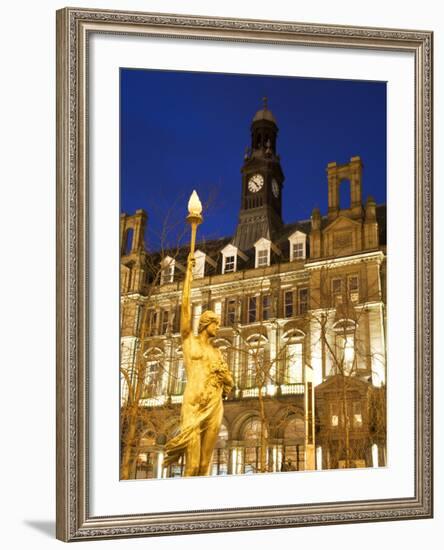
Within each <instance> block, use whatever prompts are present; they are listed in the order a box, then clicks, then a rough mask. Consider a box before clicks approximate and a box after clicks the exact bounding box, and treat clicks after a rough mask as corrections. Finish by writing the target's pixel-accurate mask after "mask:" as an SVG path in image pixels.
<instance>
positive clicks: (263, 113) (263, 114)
mask: <svg viewBox="0 0 444 550" xmlns="http://www.w3.org/2000/svg"><path fill="white" fill-rule="evenodd" d="M262 101H263V102H264V106H263V108H262V109H260V110H259V111H257V113H256V114H255V115H254V117H253V122H258V121H259V120H269V121H270V122H274V123H275V124H276V126H277V123H276V119H275V118H274V116H273V113H272V112H271V111H270V110H269V108H268V98H267V97H263V98H262Z"/></svg>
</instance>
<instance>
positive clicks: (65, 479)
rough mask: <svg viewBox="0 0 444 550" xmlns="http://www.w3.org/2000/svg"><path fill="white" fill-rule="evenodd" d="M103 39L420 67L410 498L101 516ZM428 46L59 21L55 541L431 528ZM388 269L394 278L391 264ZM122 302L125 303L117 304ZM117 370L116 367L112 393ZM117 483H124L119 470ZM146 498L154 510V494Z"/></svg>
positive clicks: (338, 32)
mask: <svg viewBox="0 0 444 550" xmlns="http://www.w3.org/2000/svg"><path fill="white" fill-rule="evenodd" d="M97 35H101V36H107V37H108V36H109V37H120V38H122V39H124V40H131V39H133V38H135V37H137V38H147V39H150V40H175V41H183V40H186V41H191V42H192V43H194V44H196V46H198V45H199V44H202V43H204V41H205V42H206V43H207V42H208V41H210V42H211V41H213V42H217V43H218V44H222V45H225V46H226V47H227V48H228V47H229V46H230V45H233V44H237V45H239V44H245V45H252V44H253V45H254V44H257V45H260V46H262V47H265V48H267V47H269V48H272V47H273V46H276V45H281V46H284V45H285V46H286V47H288V48H311V49H312V50H313V51H315V52H316V53H317V54H321V55H322V53H323V52H324V51H325V52H327V51H330V50H331V49H341V50H342V51H356V52H362V53H365V52H375V51H377V52H382V53H384V52H387V53H390V54H394V53H400V54H409V55H410V56H412V58H413V60H414V79H412V87H413V88H414V89H413V90H410V91H411V92H412V95H413V96H414V106H413V108H414V115H413V117H414V135H412V142H413V143H414V154H413V157H414V168H413V170H414V174H412V181H413V182H414V190H413V192H412V193H413V195H414V201H413V202H414V207H413V208H412V211H411V213H410V214H411V225H412V227H414V250H411V251H410V253H411V255H412V258H414V261H413V265H414V273H412V277H414V295H411V296H407V297H406V302H409V303H411V304H412V308H411V311H410V310H409V315H410V314H411V317H412V323H413V326H414V330H413V331H412V334H411V335H409V336H408V337H409V338H410V339H411V341H412V349H414V357H412V365H414V366H413V369H414V372H412V373H411V374H412V380H413V381H414V383H413V386H414V387H413V392H414V400H412V403H413V406H412V410H411V411H410V414H411V418H412V429H413V431H414V435H413V441H414V444H413V445H412V447H411V457H412V464H413V468H412V472H413V474H412V478H411V480H410V482H411V486H412V487H413V490H412V492H411V494H409V495H408V496H405V494H406V493H407V492H408V491H401V492H400V493H399V494H393V495H391V496H390V497H389V498H387V497H384V498H368V497H367V496H366V495H364V494H363V496H362V499H360V498H358V499H356V498H355V499H350V500H339V499H338V500H337V501H336V500H335V501H332V500H331V499H330V500H319V501H315V502H297V501H296V499H295V502H294V503H291V502H290V503H289V499H288V496H287V497H286V498H283V496H282V500H281V501H279V495H278V500H277V501H276V498H274V500H273V502H272V503H271V501H270V504H269V505H262V504H261V505H260V506H256V505H251V506H239V505H238V504H236V502H235V501H233V505H232V506H224V507H211V508H203V509H202V508H189V509H173V508H172V507H168V506H165V505H164V506H160V505H159V507H158V508H157V509H156V510H154V511H153V506H151V507H150V511H149V512H144V511H143V510H142V511H141V512H137V513H134V512H128V511H127V510H126V511H125V510H122V511H121V512H120V511H117V512H116V513H113V514H107V513H105V514H102V513H100V511H99V513H98V514H97V513H95V511H94V510H93V508H94V507H93V504H94V503H93V500H94V499H93V498H92V492H91V487H92V485H93V484H94V482H95V480H94V476H95V473H96V470H94V469H93V468H92V467H91V464H92V460H91V456H90V442H91V438H92V437H96V434H97V432H96V431H95V430H92V429H91V425H92V422H91V414H92V409H93V408H94V407H93V406H92V403H91V395H92V394H91V386H92V384H91V381H92V379H91V360H90V357H91V349H92V347H93V346H94V339H95V337H96V335H95V334H92V333H91V323H90V318H91V285H90V281H91V279H92V277H93V273H91V266H92V263H93V262H92V256H93V255H94V254H96V252H97V251H96V250H95V249H93V248H92V247H91V231H90V227H91V226H92V225H94V224H93V223H92V220H93V219H94V216H95V207H96V204H95V203H94V201H92V200H91V180H92V165H91V155H90V146H91V134H92V129H91V118H90V114H91V105H90V92H91V87H93V86H95V85H96V82H95V81H93V80H92V79H91V78H90V75H89V64H90V60H91V56H92V52H91V43H92V42H91V39H92V38H93V37H94V36H97ZM432 45H433V33H432V32H429V31H417V30H399V29H380V28H365V27H349V26H344V27H342V26H332V25H331V26H329V25H316V24H305V23H289V22H278V21H256V20H253V19H248V20H237V19H228V18H215V17H197V16H187V15H172V14H150V13H134V12H124V11H120V12H117V11H101V10H93V9H91V10H90V9H77V8H65V9H62V10H59V11H58V12H57V411H56V412H57V483H56V486H57V507H56V511H57V520H56V525H57V538H59V539H60V540H63V541H75V540H87V539H100V538H119V537H120V538H123V537H132V536H155V535H157V536H159V535H171V534H186V533H205V532H217V531H235V530H246V529H267V528H284V527H300V526H307V525H323V524H338V523H351V522H369V521H388V520H402V519H419V518H430V517H432V514H433V488H432V483H433V465H432V450H433V446H432V409H433V406H432V382H433V379H432V374H433V373H432V259H433V254H432V168H433V166H432V51H433V50H432ZM395 62H396V60H395ZM363 66H364V67H365V57H364V58H363ZM115 138H116V140H118V136H115ZM95 146H96V147H97V144H95ZM389 162H390V158H389ZM413 202H412V204H413ZM399 245H400V246H402V243H399ZM105 246H106V244H105ZM389 269H396V268H395V267H393V266H390V264H389ZM114 299H115V300H118V297H115V296H110V297H109V300H110V301H112V300H114ZM399 345H403V343H402V342H399ZM95 359H96V360H97V357H95ZM117 363H118V358H116V384H118V364H117ZM109 368H110V369H112V368H113V367H112V366H110V367H109ZM392 382H393V381H392ZM94 383H95V382H94ZM117 418H118V414H117ZM115 430H118V425H116V426H115ZM389 444H390V442H389ZM283 475H293V474H283ZM311 475H318V474H317V473H316V472H314V473H312V474H311ZM324 479H325V480H326V482H328V479H326V478H324ZM115 480H116V481H118V480H119V472H118V471H116V472H115ZM183 481H185V482H187V481H188V480H183ZM220 481H223V480H220ZM161 482H162V483H170V484H171V483H176V481H171V482H170V481H168V480H161ZM205 482H206V479H201V480H200V483H201V484H202V483H205ZM121 483H130V482H128V481H126V482H121ZM170 486H171V485H170ZM201 486H202V485H201ZM182 487H183V485H182ZM188 487H189V486H188ZM146 492H147V498H148V499H149V494H150V488H149V486H148V484H147V485H146ZM400 494H401V496H399V495H400ZM290 500H291V499H290ZM279 502H281V504H280V503H279Z"/></svg>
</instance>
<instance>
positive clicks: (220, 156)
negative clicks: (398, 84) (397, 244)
mask: <svg viewBox="0 0 444 550" xmlns="http://www.w3.org/2000/svg"><path fill="white" fill-rule="evenodd" d="M120 77H121V80H120V81H121V105H120V107H121V210H122V212H127V213H134V211H135V210H137V209H138V208H143V209H145V210H146V211H147V213H148V216H149V218H148V231H147V236H146V237H147V241H148V243H147V244H148V246H149V247H150V248H156V247H157V246H158V234H159V232H160V231H161V229H162V226H163V225H164V224H163V219H164V216H165V213H166V212H170V213H172V220H173V222H172V225H174V228H170V229H169V232H170V234H171V240H172V241H174V240H175V235H176V233H177V232H178V231H181V230H182V229H183V224H182V220H183V219H184V218H185V216H186V213H187V212H186V206H187V201H188V197H189V195H190V194H191V192H192V190H193V189H196V190H197V192H198V193H199V195H200V196H201V198H202V199H203V201H205V200H207V198H208V196H210V195H211V197H212V200H211V205H210V206H209V208H208V209H207V211H206V212H204V218H205V219H204V223H203V225H201V226H200V228H199V239H200V238H203V237H206V238H215V237H221V236H227V235H231V234H233V232H234V229H235V226H236V222H237V217H238V211H239V205H240V191H241V174H240V168H241V166H242V162H243V154H244V150H245V147H246V146H249V145H250V124H251V121H252V119H253V116H254V114H255V112H256V111H257V110H259V109H261V108H262V97H263V96H267V97H268V107H269V109H270V110H271V111H272V112H273V114H274V116H275V118H276V120H277V124H278V127H279V134H278V141H277V152H278V154H280V156H281V164H282V168H283V171H284V174H285V182H284V189H283V217H284V221H285V222H294V221H297V220H303V219H308V218H309V217H310V214H311V211H312V209H313V207H314V206H318V207H319V208H320V209H321V213H322V214H325V213H326V212H327V178H326V172H325V169H326V166H327V163H328V162H332V161H336V162H338V163H340V164H341V163H345V162H348V160H349V159H350V157H352V156H356V155H359V156H360V157H361V158H362V160H363V163H364V175H363V200H364V201H365V199H366V197H367V195H373V197H374V198H375V200H376V202H377V204H380V203H385V201H386V85H385V83H384V82H365V81H350V80H326V79H309V78H295V77H275V76H273V77H268V76H249V75H229V74H218V73H194V72H176V71H174V72H171V71H151V70H139V69H121V74H120ZM176 224H177V225H176ZM168 225H169V226H170V225H171V224H168Z"/></svg>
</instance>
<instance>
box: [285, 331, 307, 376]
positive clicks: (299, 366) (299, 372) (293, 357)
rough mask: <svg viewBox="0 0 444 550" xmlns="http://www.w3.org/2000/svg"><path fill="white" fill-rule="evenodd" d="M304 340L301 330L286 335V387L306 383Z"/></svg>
mask: <svg viewBox="0 0 444 550" xmlns="http://www.w3.org/2000/svg"><path fill="white" fill-rule="evenodd" d="M304 338H305V334H304V333H303V332H302V331H300V330H297V329H295V330H291V331H289V332H286V333H285V334H284V342H285V343H284V346H285V367H284V377H283V378H284V379H283V383H284V384H285V385H292V384H303V383H304Z"/></svg>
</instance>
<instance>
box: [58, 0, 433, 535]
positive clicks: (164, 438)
mask: <svg viewBox="0 0 444 550" xmlns="http://www.w3.org/2000/svg"><path fill="white" fill-rule="evenodd" d="M57 52H58V58H57V86H58V88H57V186H58V187H57V190H58V199H57V215H58V264H57V269H58V271H57V284H58V287H57V297H58V306H57V307H58V310H57V320H58V325H57V331H58V332H57V341H58V349H57V361H58V364H57V453H58V454H57V537H58V538H59V539H61V540H64V541H71V540H84V539H92V538H110V537H129V536H148V535H167V534H181V533H198V532H208V531H228V530H241V529H264V528H278V527H292V526H294V527H297V526H304V525H317V524H329V523H330V524H331V523H346V522H362V521H383V520H395V519H413V518H427V517H431V516H432V508H433V506H432V504H433V499H432V430H431V426H432V341H431V338H432V337H431V324H432V308H431V295H432V249H431V247H432V33H431V32H428V31H416V30H394V29H376V28H358V27H339V26H327V25H315V24H300V23H289V22H285V23H284V22H277V21H255V20H253V19H251V20H235V19H225V18H211V17H197V16H185V15H168V14H145V13H132V12H113V11H99V10H89V9H75V8H65V9H63V10H60V11H59V12H57Z"/></svg>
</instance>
